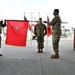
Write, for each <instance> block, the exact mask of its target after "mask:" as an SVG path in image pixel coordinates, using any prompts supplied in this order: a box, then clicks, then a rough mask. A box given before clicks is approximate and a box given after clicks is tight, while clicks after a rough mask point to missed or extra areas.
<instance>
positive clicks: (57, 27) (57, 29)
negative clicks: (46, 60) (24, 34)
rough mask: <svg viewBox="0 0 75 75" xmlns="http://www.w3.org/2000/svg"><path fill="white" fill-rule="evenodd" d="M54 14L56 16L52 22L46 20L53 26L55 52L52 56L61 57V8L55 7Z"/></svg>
mask: <svg viewBox="0 0 75 75" xmlns="http://www.w3.org/2000/svg"><path fill="white" fill-rule="evenodd" d="M53 15H54V16H55V17H54V18H53V19H52V21H51V22H47V21H44V23H47V24H48V25H51V26H52V43H53V49H54V52H55V54H54V55H51V58H59V53H58V52H59V41H60V35H61V19H60V17H59V10H58V9H54V12H53Z"/></svg>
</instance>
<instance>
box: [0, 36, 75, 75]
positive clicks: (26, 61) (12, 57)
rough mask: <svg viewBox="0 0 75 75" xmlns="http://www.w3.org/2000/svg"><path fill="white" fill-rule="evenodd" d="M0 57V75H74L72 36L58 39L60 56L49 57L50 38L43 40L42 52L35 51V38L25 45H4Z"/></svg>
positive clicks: (51, 49) (74, 57) (74, 60)
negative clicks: (56, 57) (57, 57)
mask: <svg viewBox="0 0 75 75" xmlns="http://www.w3.org/2000/svg"><path fill="white" fill-rule="evenodd" d="M2 50H3V56H2V57H0V75H75V50H73V37H68V38H64V37H61V40H60V47H59V50H60V58H59V59H51V58H50V56H51V54H53V48H52V43H51V39H50V40H48V41H47V40H45V48H44V53H37V43H36V40H33V41H31V40H29V41H27V47H14V46H8V45H5V40H2Z"/></svg>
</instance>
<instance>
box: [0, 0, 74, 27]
mask: <svg viewBox="0 0 75 75" xmlns="http://www.w3.org/2000/svg"><path fill="white" fill-rule="evenodd" d="M55 8H58V9H59V10H60V14H59V15H60V17H61V19H62V21H67V22H68V23H69V24H67V25H69V26H73V27H75V25H74V24H75V1H74V0H0V20H1V19H16V20H23V15H24V12H25V16H26V17H27V19H29V20H30V19H31V12H32V13H33V14H32V16H33V17H35V18H37V19H38V18H39V12H40V16H41V17H42V18H43V20H46V19H47V18H46V17H47V15H48V16H49V19H50V20H51V19H52V18H53V10H54V9H55ZM65 25H66V24H65Z"/></svg>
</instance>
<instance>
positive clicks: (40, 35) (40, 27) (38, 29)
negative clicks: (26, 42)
mask: <svg viewBox="0 0 75 75" xmlns="http://www.w3.org/2000/svg"><path fill="white" fill-rule="evenodd" d="M34 34H35V35H36V37H37V42H38V47H37V48H38V50H40V49H43V48H44V36H45V35H46V34H47V29H46V25H45V24H43V23H40V24H36V25H35V28H34Z"/></svg>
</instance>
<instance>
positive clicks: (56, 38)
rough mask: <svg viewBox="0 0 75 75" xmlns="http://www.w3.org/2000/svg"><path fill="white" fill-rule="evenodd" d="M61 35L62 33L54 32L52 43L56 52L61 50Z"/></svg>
mask: <svg viewBox="0 0 75 75" xmlns="http://www.w3.org/2000/svg"><path fill="white" fill-rule="evenodd" d="M60 35H61V33H53V34H52V44H53V49H54V52H55V53H56V52H59V41H60Z"/></svg>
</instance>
